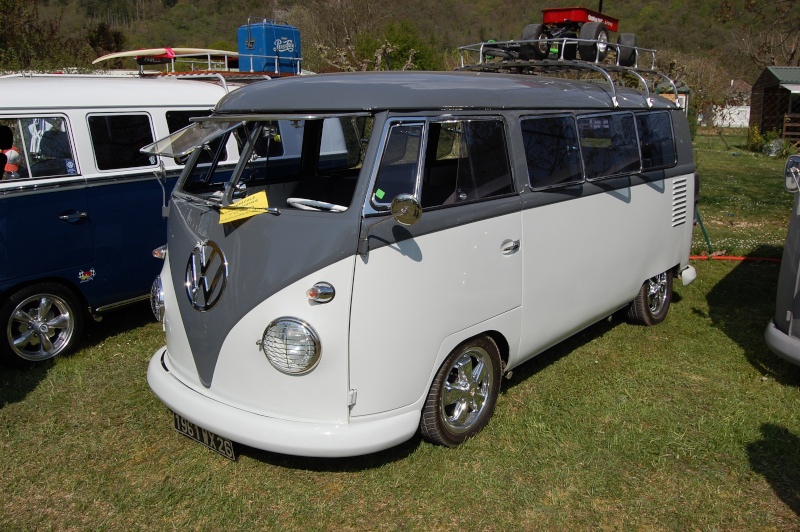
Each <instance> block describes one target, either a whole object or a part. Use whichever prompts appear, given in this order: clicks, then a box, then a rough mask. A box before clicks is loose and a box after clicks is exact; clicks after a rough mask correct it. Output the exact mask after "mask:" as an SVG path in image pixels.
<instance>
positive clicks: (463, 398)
mask: <svg viewBox="0 0 800 532" xmlns="http://www.w3.org/2000/svg"><path fill="white" fill-rule="evenodd" d="M500 364H501V362H500V351H499V349H498V348H497V344H495V342H494V340H492V339H491V338H489V337H488V336H479V337H477V338H473V339H472V340H467V341H466V342H464V343H462V344H461V345H459V346H458V347H456V348H455V349H454V350H453V352H452V353H450V354H449V355H448V357H447V358H446V359H445V361H444V363H443V364H442V366H441V368H439V372H438V373H437V374H436V377H435V378H434V379H433V384H432V385H431V389H430V391H429V392H428V398H427V400H426V401H425V406H424V407H423V409H422V419H421V420H420V432H421V433H422V437H423V438H425V439H426V440H428V441H430V442H432V443H436V444H439V445H444V446H446V447H454V446H456V445H458V444H460V443H463V442H464V441H465V440H466V439H467V438H469V437H471V436H474V435H475V434H477V433H478V432H480V430H481V429H482V428H483V427H485V426H486V424H487V423H488V422H489V418H490V417H492V412H494V406H495V404H496V403H497V395H498V393H499V391H500Z"/></svg>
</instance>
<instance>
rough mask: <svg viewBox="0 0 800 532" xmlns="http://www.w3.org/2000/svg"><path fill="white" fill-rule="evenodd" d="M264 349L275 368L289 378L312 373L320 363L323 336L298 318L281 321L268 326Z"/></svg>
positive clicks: (262, 342)
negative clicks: (320, 340)
mask: <svg viewBox="0 0 800 532" xmlns="http://www.w3.org/2000/svg"><path fill="white" fill-rule="evenodd" d="M261 348H262V349H263V350H264V353H265V354H266V355H267V360H269V363H270V364H272V365H273V367H274V368H275V369H277V370H278V371H280V372H281V373H286V374H287V375H302V374H304V373H308V372H309V371H311V370H312V369H314V367H315V366H316V365H317V363H319V357H320V354H321V346H320V343H319V336H317V333H316V332H315V331H314V329H312V328H311V327H310V326H309V325H308V324H307V323H305V322H304V321H302V320H298V319H297V318H278V319H277V320H275V321H273V322H272V323H270V324H269V325H268V326H267V329H266V330H265V331H264V336H263V337H262V339H261Z"/></svg>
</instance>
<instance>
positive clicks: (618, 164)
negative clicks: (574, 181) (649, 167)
mask: <svg viewBox="0 0 800 532" xmlns="http://www.w3.org/2000/svg"><path fill="white" fill-rule="evenodd" d="M578 134H579V136H580V140H581V152H582V153H583V164H584V167H585V170H586V178H587V179H598V178H603V177H611V176H614V175H619V174H625V173H633V172H638V171H640V169H641V162H640V160H639V142H638V139H637V138H636V126H635V124H634V119H633V114H631V113H609V114H604V115H591V116H582V117H580V118H578Z"/></svg>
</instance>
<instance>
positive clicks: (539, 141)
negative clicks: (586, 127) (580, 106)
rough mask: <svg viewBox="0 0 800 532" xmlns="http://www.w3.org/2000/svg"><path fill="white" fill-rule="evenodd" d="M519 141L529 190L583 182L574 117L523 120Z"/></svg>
mask: <svg viewBox="0 0 800 532" xmlns="http://www.w3.org/2000/svg"><path fill="white" fill-rule="evenodd" d="M522 140H523V142H524V143H525V159H526V161H527V163H528V179H529V181H530V185H531V187H532V188H546V187H550V186H554V185H568V184H570V183H579V182H581V181H583V169H582V168H581V151H580V147H579V143H578V130H577V127H576V126H575V118H574V117H573V116H571V115H570V116H547V117H541V118H531V119H525V120H523V121H522Z"/></svg>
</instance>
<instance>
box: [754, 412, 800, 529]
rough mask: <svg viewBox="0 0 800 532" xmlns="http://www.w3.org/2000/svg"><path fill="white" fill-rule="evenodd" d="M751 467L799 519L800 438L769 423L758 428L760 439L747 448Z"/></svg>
mask: <svg viewBox="0 0 800 532" xmlns="http://www.w3.org/2000/svg"><path fill="white" fill-rule="evenodd" d="M747 455H748V457H749V458H750V467H751V468H752V470H753V471H755V472H756V473H758V474H759V475H762V476H763V477H764V478H765V479H766V480H767V482H769V485H770V486H771V487H772V490H773V491H774V492H775V495H777V496H778V497H779V498H780V499H781V500H782V501H783V502H784V503H785V504H786V506H788V507H789V508H791V510H792V511H793V512H794V513H795V514H797V515H798V516H800V438H798V437H797V436H796V435H795V434H793V433H792V432H791V431H789V430H788V429H786V428H784V427H781V426H780V425H774V424H772V423H764V424H763V425H761V439H760V440H758V441H756V442H753V443H751V444H749V445H748V446H747Z"/></svg>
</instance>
